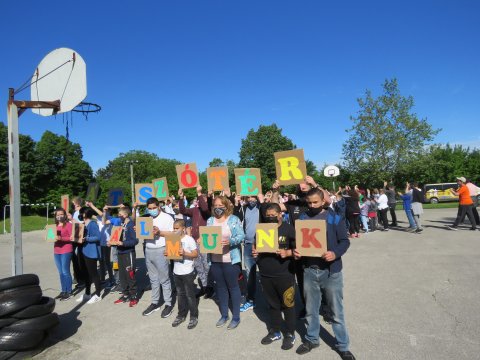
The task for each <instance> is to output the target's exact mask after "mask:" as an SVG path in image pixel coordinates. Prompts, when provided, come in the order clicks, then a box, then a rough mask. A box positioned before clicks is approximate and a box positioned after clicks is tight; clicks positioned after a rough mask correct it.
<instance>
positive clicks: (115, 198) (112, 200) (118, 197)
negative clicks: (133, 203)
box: [107, 188, 123, 206]
mask: <svg viewBox="0 0 480 360" xmlns="http://www.w3.org/2000/svg"><path fill="white" fill-rule="evenodd" d="M122 203H123V190H122V189H120V188H115V189H111V190H110V191H109V192H108V198H107V205H108V206H119V205H120V204H122Z"/></svg>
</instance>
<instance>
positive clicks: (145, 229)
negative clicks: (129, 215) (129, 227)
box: [135, 216, 154, 240]
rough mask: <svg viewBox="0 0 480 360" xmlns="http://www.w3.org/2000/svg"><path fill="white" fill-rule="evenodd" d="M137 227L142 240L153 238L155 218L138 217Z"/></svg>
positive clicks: (136, 220)
mask: <svg viewBox="0 0 480 360" xmlns="http://www.w3.org/2000/svg"><path fill="white" fill-rule="evenodd" d="M135 228H136V233H137V239H140V240H145V239H147V240H152V239H153V237H154V236H153V218H152V217H150V216H148V217H138V218H136V219H135Z"/></svg>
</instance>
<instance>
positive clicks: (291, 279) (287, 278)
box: [252, 203, 296, 350]
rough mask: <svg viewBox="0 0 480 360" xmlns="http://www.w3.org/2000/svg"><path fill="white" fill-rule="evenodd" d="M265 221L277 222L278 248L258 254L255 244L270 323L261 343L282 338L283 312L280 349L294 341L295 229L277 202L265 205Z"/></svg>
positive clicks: (291, 344) (253, 252) (288, 346)
mask: <svg viewBox="0 0 480 360" xmlns="http://www.w3.org/2000/svg"><path fill="white" fill-rule="evenodd" d="M265 222H267V223H277V224H278V247H279V250H277V252H276V253H258V252H257V250H256V248H255V247H254V248H253V250H252V255H253V257H255V258H257V265H258V269H259V271H260V281H261V283H262V288H263V293H264V296H265V299H266V301H267V303H268V306H269V311H270V321H271V326H270V329H269V332H268V335H267V336H265V337H264V338H263V339H262V341H261V343H262V344H263V345H268V344H271V343H272V342H274V341H276V340H280V339H281V338H282V334H281V332H280V327H281V324H282V312H283V315H284V317H285V322H286V325H287V332H286V333H285V336H284V338H283V343H282V349H283V350H289V349H291V348H292V347H293V345H294V344H295V325H296V316H295V301H294V300H295V266H294V262H293V249H295V229H294V228H293V226H292V225H290V224H287V223H284V222H283V221H282V211H281V209H280V206H279V205H278V204H275V203H272V204H270V205H268V207H267V210H266V217H265Z"/></svg>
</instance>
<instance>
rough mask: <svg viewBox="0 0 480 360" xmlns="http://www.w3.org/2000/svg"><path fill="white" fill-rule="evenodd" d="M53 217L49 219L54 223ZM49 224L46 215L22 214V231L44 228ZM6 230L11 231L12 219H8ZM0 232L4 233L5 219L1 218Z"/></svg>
mask: <svg viewBox="0 0 480 360" xmlns="http://www.w3.org/2000/svg"><path fill="white" fill-rule="evenodd" d="M53 220H54V219H53V218H50V219H49V223H50V224H53ZM46 224H47V219H46V217H45V216H38V215H32V216H22V232H23V231H34V230H42V229H43V228H44V227H45V225H46ZM6 230H7V232H10V219H7V220H6ZM0 232H1V233H3V219H2V220H0Z"/></svg>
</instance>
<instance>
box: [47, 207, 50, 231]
mask: <svg viewBox="0 0 480 360" xmlns="http://www.w3.org/2000/svg"><path fill="white" fill-rule="evenodd" d="M48 205H50V203H48V202H47V225H48Z"/></svg>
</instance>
